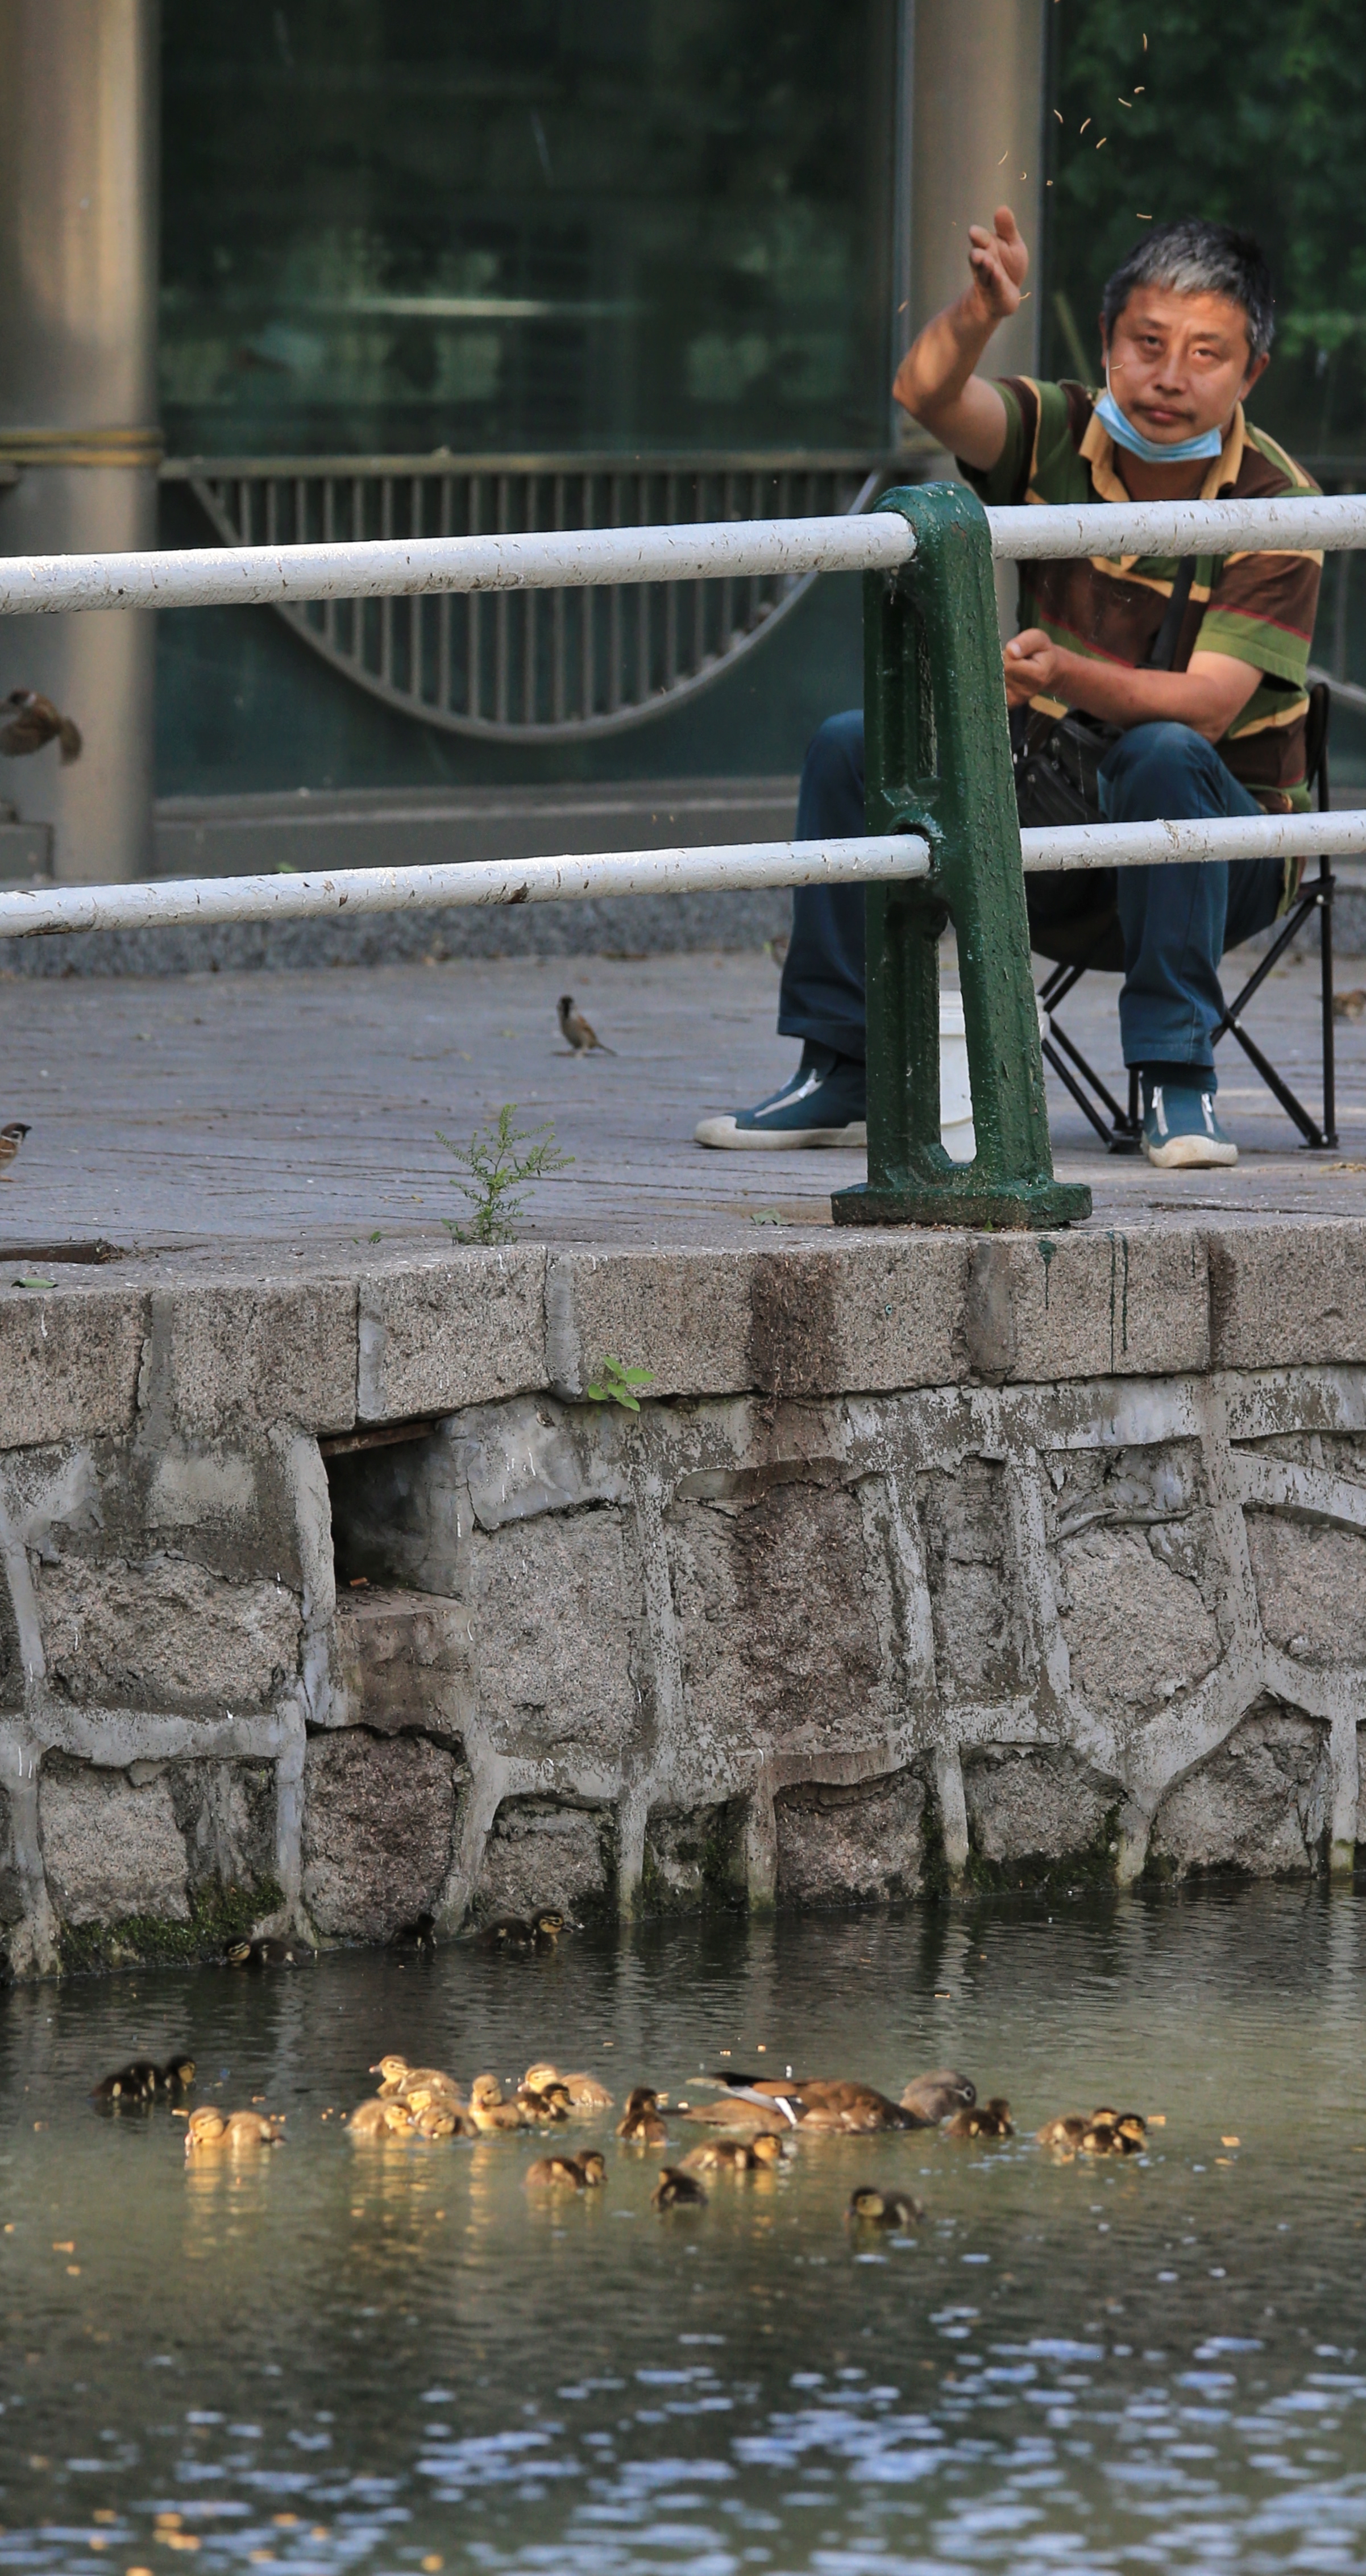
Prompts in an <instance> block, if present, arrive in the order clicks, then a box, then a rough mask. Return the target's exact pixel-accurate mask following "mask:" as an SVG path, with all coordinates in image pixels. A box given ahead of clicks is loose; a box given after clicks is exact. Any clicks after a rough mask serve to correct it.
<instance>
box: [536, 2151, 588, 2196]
mask: <svg viewBox="0 0 1366 2576" xmlns="http://www.w3.org/2000/svg"><path fill="white" fill-rule="evenodd" d="M584 2179H585V2177H584V2171H583V2167H582V2165H581V2164H580V2162H579V2159H578V2157H577V2156H538V2157H537V2158H536V2162H535V2163H534V2165H528V2166H527V2169H526V2182H527V2189H528V2191H536V2190H540V2189H545V2190H546V2191H582V2189H583V2187H584Z"/></svg>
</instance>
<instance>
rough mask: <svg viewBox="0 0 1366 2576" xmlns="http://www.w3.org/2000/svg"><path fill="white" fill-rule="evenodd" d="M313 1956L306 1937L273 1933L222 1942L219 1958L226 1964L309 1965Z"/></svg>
mask: <svg viewBox="0 0 1366 2576" xmlns="http://www.w3.org/2000/svg"><path fill="white" fill-rule="evenodd" d="M317 1956H318V1953H317V1951H316V1950H314V1949H311V1948H310V1947H309V1944H308V1942H307V1941H294V1940H277V1939H276V1938H275V1937H274V1936H273V1935H265V1934H263V1935H261V1936H259V1937H258V1938H257V1939H256V1940H255V1941H225V1942H224V1944H223V1961H224V1965H225V1966H226V1967H229V1968H311V1967H312V1965H313V1963H314V1961H315V1960H316V1958H317Z"/></svg>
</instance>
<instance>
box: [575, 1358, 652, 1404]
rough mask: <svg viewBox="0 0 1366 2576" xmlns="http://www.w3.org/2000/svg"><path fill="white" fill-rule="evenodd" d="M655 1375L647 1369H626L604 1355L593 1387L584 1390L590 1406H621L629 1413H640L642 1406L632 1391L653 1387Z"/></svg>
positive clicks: (589, 1386)
mask: <svg viewBox="0 0 1366 2576" xmlns="http://www.w3.org/2000/svg"><path fill="white" fill-rule="evenodd" d="M654 1382H655V1373H654V1370H653V1369H647V1368H625V1367H623V1365H622V1363H621V1361H620V1360H614V1359H612V1358H611V1357H610V1356H608V1355H604V1357H603V1358H602V1360H601V1361H600V1362H599V1364H598V1373H597V1376H596V1378H595V1379H594V1380H593V1381H592V1383H591V1385H588V1386H586V1387H585V1388H584V1394H585V1395H586V1396H587V1398H588V1401H589V1403H590V1404H619V1405H621V1406H622V1407H623V1408H624V1410H625V1411H626V1412H627V1413H639V1411H640V1404H639V1401H638V1399H637V1397H636V1396H635V1395H634V1394H633V1392H632V1389H633V1388H635V1387H638V1386H641V1387H644V1386H653V1385H654Z"/></svg>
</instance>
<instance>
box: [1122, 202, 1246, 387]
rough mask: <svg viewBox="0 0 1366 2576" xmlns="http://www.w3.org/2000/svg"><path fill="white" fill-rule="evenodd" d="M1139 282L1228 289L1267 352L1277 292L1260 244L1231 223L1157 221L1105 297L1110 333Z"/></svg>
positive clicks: (1175, 289)
mask: <svg viewBox="0 0 1366 2576" xmlns="http://www.w3.org/2000/svg"><path fill="white" fill-rule="evenodd" d="M1136 286H1164V287H1166V288H1167V289H1168V291H1169V292H1170V293H1171V294H1173V295H1226V296H1227V297H1228V300H1229V302H1230V304H1240V305H1241V306H1242V308H1243V311H1244V313H1245V314H1246V316H1247V338H1248V348H1249V350H1250V352H1251V355H1252V356H1253V357H1254V358H1264V357H1265V356H1266V353H1267V350H1268V349H1269V348H1270V346H1271V341H1272V335H1273V333H1274V331H1275V328H1276V298H1275V294H1274V292H1273V289H1272V284H1271V271H1270V269H1269V268H1268V267H1267V264H1266V259H1265V257H1264V255H1263V252H1262V249H1261V245H1260V243H1258V242H1255V241H1254V240H1253V238H1252V235H1251V233H1240V232H1235V231H1234V229H1233V226H1232V225H1231V224H1207V223H1202V222H1201V220H1200V218H1199V216H1198V215H1182V216H1181V217H1180V218H1179V219H1178V221H1177V222H1176V223H1174V224H1158V225H1156V226H1155V228H1154V230H1153V231H1152V232H1150V233H1145V235H1144V237H1143V239H1142V241H1139V242H1135V244H1134V246H1133V249H1132V250H1131V251H1130V253H1129V255H1128V257H1127V259H1122V260H1121V261H1120V264H1119V266H1118V268H1117V269H1116V270H1115V273H1114V275H1113V277H1111V278H1108V279H1107V280H1106V286H1105V293H1104V295H1103V296H1102V298H1101V311H1102V313H1103V314H1104V316H1105V330H1106V336H1107V338H1113V336H1114V328H1115V324H1116V322H1117V321H1118V320H1119V317H1120V315H1121V313H1122V312H1123V310H1124V307H1125V305H1126V304H1127V303H1128V301H1129V298H1130V296H1131V295H1132V294H1133V291H1134V288H1135V287H1136Z"/></svg>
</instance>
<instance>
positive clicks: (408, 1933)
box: [389, 1914, 436, 1959]
mask: <svg viewBox="0 0 1366 2576" xmlns="http://www.w3.org/2000/svg"><path fill="white" fill-rule="evenodd" d="M389 1947H390V1949H391V1950H417V1951H419V1952H420V1953H421V1955H422V1956H423V1957H424V1958H427V1959H433V1958H435V1956H436V1916H435V1915H434V1914H415V1915H414V1917H413V1919H412V1922H411V1923H400V1925H399V1927H398V1930H397V1932H391V1933H390V1935H389Z"/></svg>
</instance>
